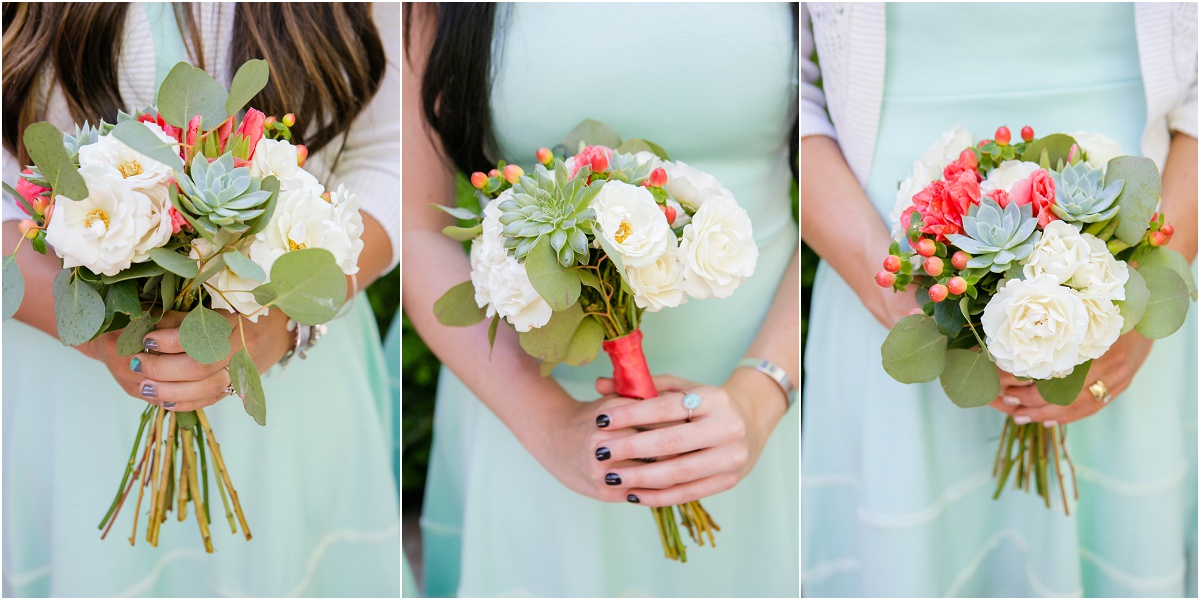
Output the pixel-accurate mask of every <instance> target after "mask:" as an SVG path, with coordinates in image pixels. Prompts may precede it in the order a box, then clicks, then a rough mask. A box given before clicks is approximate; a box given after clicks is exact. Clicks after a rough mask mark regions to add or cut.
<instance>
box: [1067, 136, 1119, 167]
mask: <svg viewBox="0 0 1200 600" xmlns="http://www.w3.org/2000/svg"><path fill="white" fill-rule="evenodd" d="M1071 137H1073V138H1075V141H1076V142H1078V143H1079V149H1080V150H1083V152H1084V155H1085V156H1086V157H1087V161H1086V162H1087V164H1088V166H1089V167H1091V168H1093V169H1104V168H1107V167H1108V161H1110V160H1112V159H1114V158H1116V157H1118V156H1124V154H1125V153H1124V152H1123V151H1121V143H1120V142H1118V141H1117V140H1114V139H1112V138H1110V137H1108V136H1107V135H1104V134H1103V133H1089V132H1087V131H1076V132H1075V133H1073V134H1071Z"/></svg>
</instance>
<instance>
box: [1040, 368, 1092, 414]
mask: <svg viewBox="0 0 1200 600" xmlns="http://www.w3.org/2000/svg"><path fill="white" fill-rule="evenodd" d="M1091 368H1092V361H1090V360H1089V361H1087V362H1085V363H1083V364H1082V365H1076V366H1075V369H1074V370H1072V371H1071V374H1070V375H1067V376H1066V377H1062V378H1060V379H1041V380H1038V382H1037V389H1038V393H1039V394H1041V395H1042V399H1043V400H1045V401H1046V402H1049V403H1050V404H1057V405H1058V406H1067V405H1068V404H1070V403H1072V402H1074V401H1075V399H1076V398H1078V397H1079V392H1081V391H1083V383H1084V381H1086V380H1087V374H1088V370H1089V369H1091Z"/></svg>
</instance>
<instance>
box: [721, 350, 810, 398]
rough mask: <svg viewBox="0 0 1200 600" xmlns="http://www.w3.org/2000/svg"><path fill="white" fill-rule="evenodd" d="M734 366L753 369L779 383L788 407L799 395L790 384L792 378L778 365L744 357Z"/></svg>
mask: <svg viewBox="0 0 1200 600" xmlns="http://www.w3.org/2000/svg"><path fill="white" fill-rule="evenodd" d="M734 368H735V369H743V368H745V369H754V370H755V371H758V372H759V373H762V374H763V375H766V376H767V377H770V378H771V379H774V380H775V383H777V384H779V387H780V389H782V390H783V393H784V395H785V396H787V403H788V408H791V407H792V405H793V404H795V403H796V397H797V396H798V395H799V392H798V391H797V390H796V386H794V385H792V378H791V377H788V374H787V371H784V370H783V368H782V367H780V366H779V365H777V364H775V363H773V362H771V361H769V360H764V359H761V358H751V357H746V358H743V359H742V360H740V361H738V363H737V365H735V366H734Z"/></svg>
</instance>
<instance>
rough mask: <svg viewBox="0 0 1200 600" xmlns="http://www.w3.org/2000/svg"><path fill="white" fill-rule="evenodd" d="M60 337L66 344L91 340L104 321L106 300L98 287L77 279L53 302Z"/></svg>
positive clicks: (78, 343)
mask: <svg viewBox="0 0 1200 600" xmlns="http://www.w3.org/2000/svg"><path fill="white" fill-rule="evenodd" d="M54 316H55V321H56V324H57V326H58V339H59V340H62V343H63V344H64V345H67V346H78V345H80V344H82V343H84V342H86V341H88V340H90V339H92V336H93V335H95V334H96V332H97V331H99V330H100V327H101V326H102V325H103V324H104V299H103V298H101V297H100V292H97V291H96V288H93V287H92V286H90V285H88V284H87V282H85V281H83V280H82V279H75V280H74V281H72V282H71V283H70V284H69V285H67V289H66V290H65V291H64V292H63V295H62V296H60V297H59V298H58V299H57V300H55V301H54Z"/></svg>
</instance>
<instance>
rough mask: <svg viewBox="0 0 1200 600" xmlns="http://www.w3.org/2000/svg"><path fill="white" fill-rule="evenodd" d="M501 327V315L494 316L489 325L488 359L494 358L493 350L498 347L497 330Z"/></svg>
mask: <svg viewBox="0 0 1200 600" xmlns="http://www.w3.org/2000/svg"><path fill="white" fill-rule="evenodd" d="M499 327H500V315H498V314H497V315H493V316H492V322H491V324H489V325H488V358H491V357H492V348H495V347H496V330H497V329H498V328H499Z"/></svg>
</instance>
